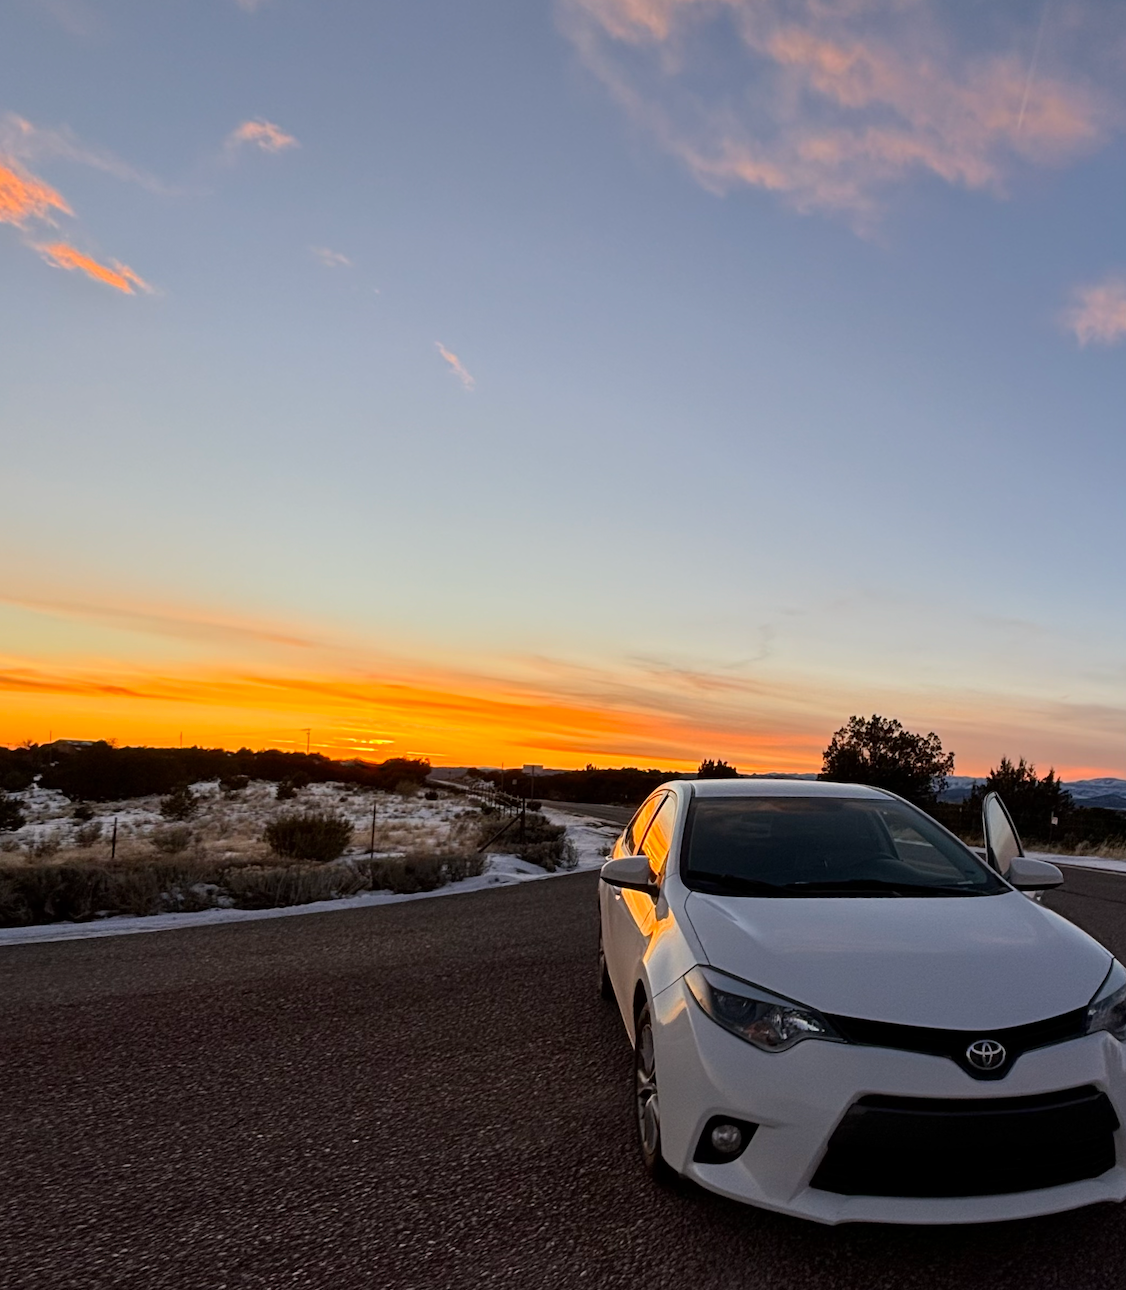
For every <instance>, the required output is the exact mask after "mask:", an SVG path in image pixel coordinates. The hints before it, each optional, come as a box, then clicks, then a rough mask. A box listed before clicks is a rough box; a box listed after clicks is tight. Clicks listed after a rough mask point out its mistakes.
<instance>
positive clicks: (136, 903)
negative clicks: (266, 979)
mask: <svg viewBox="0 0 1126 1290" xmlns="http://www.w3.org/2000/svg"><path fill="white" fill-rule="evenodd" d="M195 790H196V791H197V794H198V796H199V810H198V811H197V813H196V814H195V815H194V816H193V818H192V819H191V820H189V821H185V822H183V823H170V822H169V821H167V820H165V819H163V818H162V817H161V815H160V813H159V802H158V800H157V799H156V798H152V799H147V798H146V799H138V800H135V801H129V802H120V803H105V804H99V806H98V808H97V811H96V815H95V818H93V819H86V818H84V813H81V812H80V815H83V818H76V817H75V808H74V804H73V803H70V802H67V801H66V799H65V798H61V797H60V796H59V795H57V794H55V795H52V794H48V793H45V792H37V793H35V794H33V795H32V799H33V800H32V801H31V802H30V803H29V804H28V809H27V810H26V812H25V813H26V814H27V815H28V817H29V820H30V821H31V823H30V825H29V826H28V827H26V828H25V829H23V830H20V831H19V832H18V833H16V834H7V835H5V836H4V837H3V838H0V926H24V925H28V924H33V923H48V922H56V921H61V920H70V921H83V920H89V919H95V918H104V917H109V916H112V915H117V914H136V915H149V914H159V913H170V912H191V911H195V910H201V909H211V908H216V907H232V908H239V909H261V908H268V907H272V906H279V905H296V904H306V903H309V902H312V901H317V900H330V899H337V898H340V897H344V896H351V895H354V894H356V893H358V892H362V891H391V892H401V893H416V892H421V891H433V890H435V889H436V888H438V887H441V886H444V885H445V884H446V883H448V882H457V881H460V880H461V879H464V878H467V877H472V876H475V875H477V874H480V873H481V872H482V871H483V869H484V864H485V860H484V857H483V856H482V855H481V854H479V853H478V851H477V847H478V846H480V844H481V843H482V842H483V841H485V840H486V839H487V838H488V837H489V836H491V835H492V834H493V833H494V832H495V831H496V822H495V820H493V819H485V818H483V817H482V816H481V815H480V814H479V812H477V811H472V810H466V809H464V805H463V804H462V803H460V802H459V803H458V804H457V805H456V806H454V805H453V804H451V802H450V801H449V799H447V798H443V799H440V800H438V801H435V800H432V799H424V798H422V797H421V796H415V797H414V798H413V799H412V798H410V797H407V796H404V795H400V794H392V793H379V794H375V795H373V794H372V793H371V792H370V791H365V790H357V789H356V788H355V787H354V786H348V787H345V786H342V785H335V784H317V785H309V786H308V787H306V788H303V789H300V790H298V792H297V793H296V795H295V796H294V797H293V798H291V799H289V800H287V801H284V802H279V801H278V800H277V798H276V795H275V792H274V786H273V785H272V784H265V783H261V782H256V783H251V784H250V785H248V786H247V787H246V788H245V789H243V790H240V791H238V792H235V793H224V792H222V791H220V789H219V787H218V786H217V785H216V786H213V787H209V786H208V785H196V786H195ZM373 805H374V807H375V814H376V828H375V844H374V854H370V852H371V818H372V807H373ZM295 810H296V811H297V812H298V813H307V812H332V813H335V814H339V815H341V816H344V817H345V818H346V819H347V820H348V821H349V822H350V823H351V824H352V826H353V828H354V835H353V842H352V847H351V850H350V851H349V852H348V853H346V854H345V855H344V856H343V857H342V858H341V859H340V860H337V861H333V862H331V863H327V864H325V863H309V862H301V861H293V860H283V859H280V858H279V857H278V856H277V855H274V854H273V853H272V852H271V851H270V848H269V847H268V846H267V844H266V842H265V841H264V840H263V834H264V830H265V828H266V826H267V825H268V824H269V823H270V822H271V821H272V820H275V819H277V817H278V816H279V815H281V814H282V813H291V812H293V811H295ZM115 819H116V820H117V840H116V848H114V844H113V832H114V828H113V826H114V820H115ZM538 840H539V839H538V835H537V841H538ZM528 842H529V843H531V842H532V838H531V836H529V838H528ZM545 860H547V864H546V865H545V867H554V864H553V863H552V860H551V857H547V856H545ZM563 863H566V860H564V861H563Z"/></svg>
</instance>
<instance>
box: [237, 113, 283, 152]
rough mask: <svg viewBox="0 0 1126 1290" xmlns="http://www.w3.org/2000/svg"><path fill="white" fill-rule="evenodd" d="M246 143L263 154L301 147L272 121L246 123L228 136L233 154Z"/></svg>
mask: <svg viewBox="0 0 1126 1290" xmlns="http://www.w3.org/2000/svg"><path fill="white" fill-rule="evenodd" d="M244 143H250V144H253V145H254V146H255V147H256V148H261V149H262V151H263V152H283V151H284V150H285V149H286V148H299V147H300V146H301V145H300V144H299V143H298V142H297V140H296V139H295V138H294V137H293V135H291V134H286V133H285V131H284V130H282V129H281V128H280V127H279V126H276V125H274V123H273V122H272V121H263V120H256V121H244V122H243V123H242V125H240V126H238V127H236V128H235V129H234V130H232V131H231V133H230V134H229V135H228V136H227V150H228V152H233V151H234V150H235V149H237V148H239V147H241V146H242V145H243V144H244Z"/></svg>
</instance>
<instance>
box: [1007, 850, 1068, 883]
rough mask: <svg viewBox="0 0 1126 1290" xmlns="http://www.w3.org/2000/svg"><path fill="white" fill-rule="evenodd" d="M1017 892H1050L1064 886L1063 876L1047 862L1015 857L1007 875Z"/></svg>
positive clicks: (1026, 857) (1027, 857)
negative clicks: (1053, 888) (1054, 888)
mask: <svg viewBox="0 0 1126 1290" xmlns="http://www.w3.org/2000/svg"><path fill="white" fill-rule="evenodd" d="M1005 876H1006V877H1007V878H1008V880H1009V882H1010V883H1012V885H1013V886H1014V887H1015V888H1016V889H1017V891H1049V890H1050V889H1051V888H1052V887H1060V886H1062V885H1063V874H1062V873H1061V872H1060V871H1059V870H1058V869H1057V868H1056V866H1055V865H1054V864H1049V863H1048V862H1047V860H1033V859H1031V858H1030V857H1029V856H1014V857H1013V859H1012V861H1011V863H1010V864H1009V872H1008V873H1007V874H1006V875H1005Z"/></svg>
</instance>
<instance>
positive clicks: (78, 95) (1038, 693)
mask: <svg viewBox="0 0 1126 1290" xmlns="http://www.w3.org/2000/svg"><path fill="white" fill-rule="evenodd" d="M1124 73H1126V6H1120V5H1110V4H1106V3H1105V0H1091V2H1089V3H1088V2H1087V0H1047V3H1045V0H1011V2H1010V3H1007V4H1005V5H996V4H989V3H985V0H519V2H517V0H475V3H472V4H469V3H466V2H465V0H430V3H427V4H406V3H401V4H396V3H387V4H380V5H373V4H369V3H363V2H361V0H348V2H344V0H8V3H6V4H5V5H4V6H3V7H2V9H0V281H2V283H3V286H2V290H0V334H2V336H3V344H2V346H0V452H2V457H0V460H2V463H3V464H2V474H0V479H2V481H3V490H2V496H3V506H2V507H0V543H2V544H3V545H2V549H3V554H4V557H5V558H4V559H3V560H2V561H0V742H6V743H9V744H16V743H18V742H20V741H23V740H25V739H31V740H35V741H44V740H47V739H49V738H85V739H94V738H114V739H116V740H117V741H118V742H119V743H152V744H163V745H169V744H175V743H176V742H177V741H179V740H181V739H182V740H183V742H184V743H185V745H188V744H202V745H208V746H219V745H222V746H225V747H232V748H236V747H240V746H249V747H255V748H257V747H267V746H271V747H282V748H297V747H301V748H304V747H305V746H306V745H308V746H309V747H311V748H313V749H314V750H318V751H321V752H325V753H327V754H329V755H332V756H345V755H357V754H358V755H361V756H365V757H378V758H383V757H388V756H427V757H429V758H431V760H432V761H433V762H434V763H435V764H447V765H463V764H467V763H470V764H472V763H478V764H501V763H504V764H507V765H512V764H517V763H523V762H538V763H543V764H547V765H551V766H581V765H585V764H587V763H588V762H589V763H594V764H597V765H622V764H640V765H659V766H666V767H670V768H678V767H679V768H683V767H691V766H694V765H695V764H696V763H697V762H698V761H699V760H700V759H701V758H703V757H722V758H726V759H727V760H729V761H731V762H733V763H734V764H736V765H738V766H739V768H740V769H742V770H746V771H753V770H760V771H761V770H790V771H809V770H816V769H818V767H819V765H820V757H821V752H822V750H823V749H824V748H825V746H826V745H827V743H828V742H829V738H830V736H831V734H832V732H833V731H834V730H836V729H837V728H838V727H839V726H841V725H843V724H844V723H845V721H846V720H847V719H848V717H849V716H850V715H852V714H853V713H858V714H871V713H873V712H879V713H881V714H883V715H885V716H892V717H896V718H898V719H899V720H901V721H902V722H903V723H904V724H905V725H906V726H908V728H910V729H914V730H920V731H930V730H934V731H936V732H937V733H938V734H939V736H940V738H941V739H942V742H943V745H944V747H946V748H947V749H952V750H953V751H954V752H955V754H956V759H957V760H956V770H957V772H958V773H960V774H981V773H984V772H985V771H987V770H988V768H989V767H990V766H991V765H995V764H996V762H997V761H998V760H999V759H1000V757H1002V756H1010V757H1014V758H1015V757H1017V756H1025V757H1028V758H1029V759H1031V760H1033V761H1034V762H1036V763H1037V765H1039V766H1041V767H1042V768H1045V769H1046V768H1047V766H1048V765H1054V766H1055V767H1056V768H1057V770H1060V771H1062V772H1063V773H1064V774H1065V775H1067V776H1080V775H1089V774H1118V775H1126V653H1124V650H1123V644H1124V642H1126V600H1124V598H1123V596H1122V594H1121V589H1122V586H1123V574H1124V568H1123V566H1124V563H1126V507H1124V506H1123V487H1124V485H1123V480H1124V479H1126V469H1124V468H1126V438H1124V430H1126V414H1124V411H1123V409H1124V407H1126V363H1124V358H1126V251H1124V250H1123V242H1122V228H1123V216H1124V214H1126V210H1124V207H1126V184H1124V182H1123V178H1124V162H1126V89H1124V88H1123V87H1124V86H1126V76H1124Z"/></svg>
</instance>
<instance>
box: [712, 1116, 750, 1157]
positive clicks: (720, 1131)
mask: <svg viewBox="0 0 1126 1290" xmlns="http://www.w3.org/2000/svg"><path fill="white" fill-rule="evenodd" d="M708 1141H709V1142H710V1143H711V1144H712V1146H713V1147H714V1148H715V1149H716V1150H717V1151H718V1152H719V1153H720V1155H721V1156H733V1155H735V1154H736V1153H737V1152H738V1151H739V1149H740V1147H742V1145H743V1130H742V1129H740V1128H739V1126H738V1125H737V1124H726V1123H725V1124H717V1125H716V1126H715V1128H714V1129H713V1130H712V1131H711V1133H709V1134H708Z"/></svg>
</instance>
